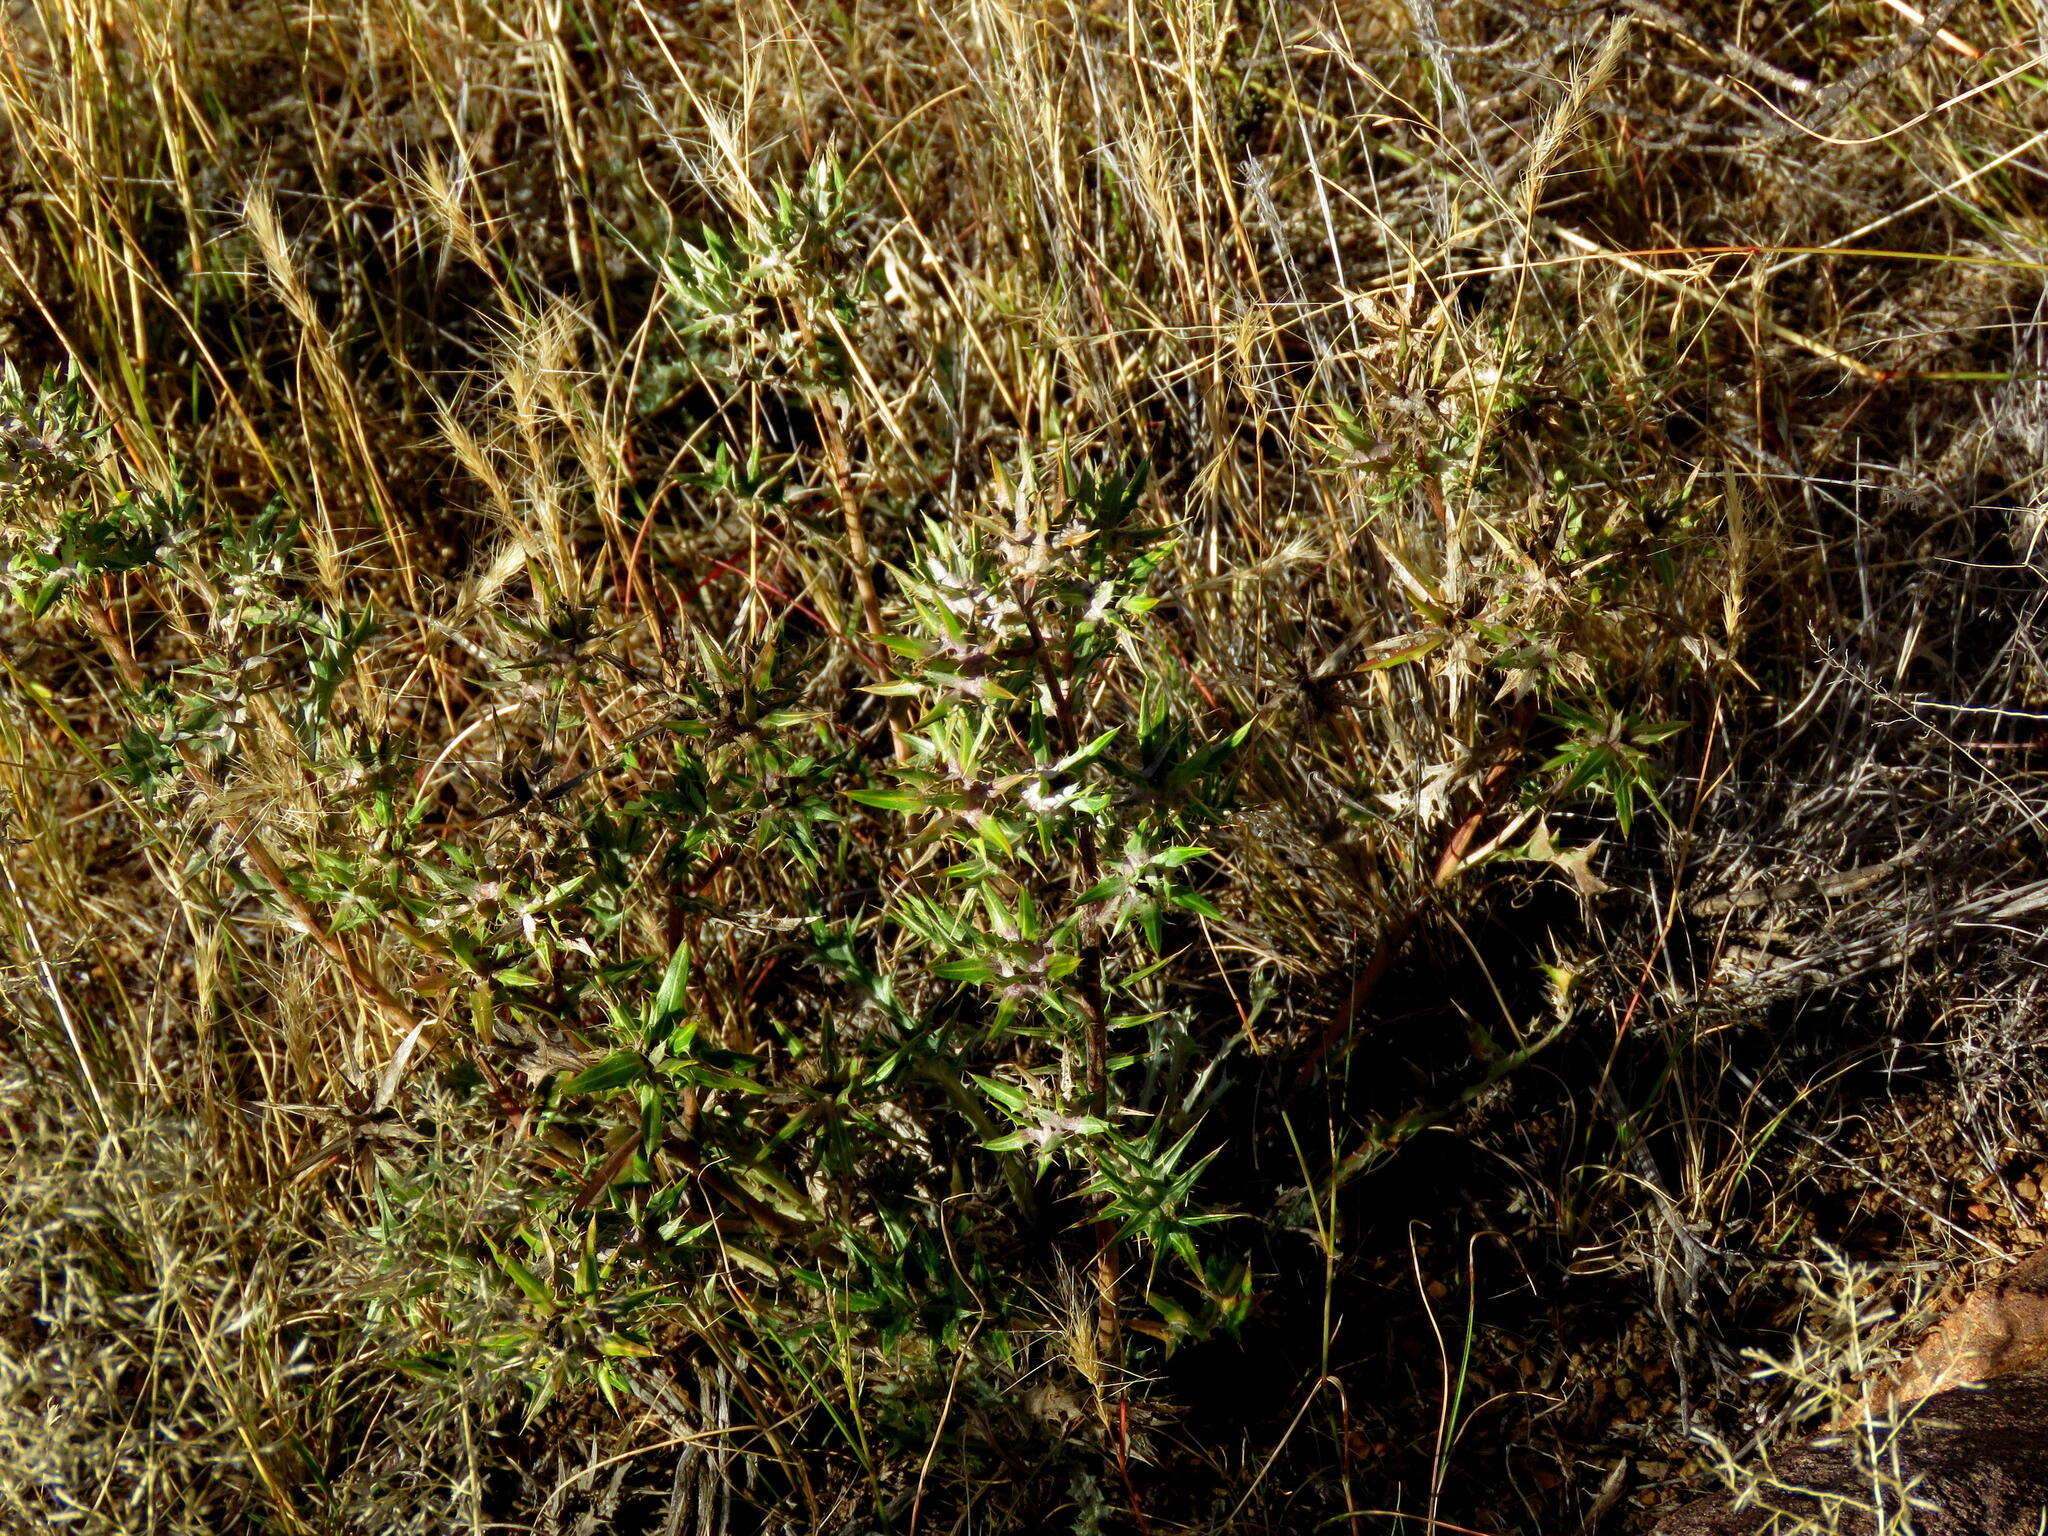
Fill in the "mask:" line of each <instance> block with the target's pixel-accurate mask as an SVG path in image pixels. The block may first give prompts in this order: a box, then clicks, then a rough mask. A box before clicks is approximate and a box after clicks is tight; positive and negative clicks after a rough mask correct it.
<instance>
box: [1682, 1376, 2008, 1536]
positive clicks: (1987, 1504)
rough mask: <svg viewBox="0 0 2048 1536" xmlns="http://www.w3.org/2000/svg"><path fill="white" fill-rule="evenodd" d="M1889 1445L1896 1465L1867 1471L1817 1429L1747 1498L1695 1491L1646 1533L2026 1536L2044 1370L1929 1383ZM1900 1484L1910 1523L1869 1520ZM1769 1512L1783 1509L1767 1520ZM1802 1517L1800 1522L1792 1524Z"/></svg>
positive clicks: (1839, 1440) (1838, 1441)
mask: <svg viewBox="0 0 2048 1536" xmlns="http://www.w3.org/2000/svg"><path fill="white" fill-rule="evenodd" d="M1893 1448H1895V1449H1896V1451H1897V1453H1898V1460H1897V1471H1896V1473H1890V1472H1888V1473H1887V1475H1885V1476H1883V1477H1881V1478H1878V1479H1875V1480H1874V1479H1873V1478H1872V1476H1871V1474H1870V1472H1869V1470H1868V1468H1867V1466H1865V1465H1859V1464H1858V1458H1857V1457H1855V1456H1854V1455H1852V1454H1851V1451H1850V1448H1849V1444H1848V1441H1847V1438H1846V1437H1845V1436H1843V1435H1840V1434H1834V1435H1826V1436H1822V1437H1821V1438H1819V1439H1817V1440H1814V1441H1810V1442H1808V1443H1807V1444H1806V1445H1804V1446H1801V1447H1800V1448H1798V1449H1797V1450H1795V1451H1793V1452H1791V1453H1790V1454H1788V1455H1785V1456H1781V1457H1779V1458H1777V1460H1776V1462H1775V1464H1774V1465H1773V1466H1772V1467H1771V1469H1770V1476H1769V1480H1768V1484H1767V1488H1766V1491H1765V1492H1764V1494H1763V1498H1762V1499H1761V1500H1759V1501H1757V1502H1754V1503H1752V1504H1751V1505H1750V1507H1749V1508H1747V1509H1743V1510H1737V1509H1736V1508H1734V1506H1733V1503H1732V1501H1731V1500H1729V1499H1727V1498H1717V1499H1703V1500H1699V1501H1697V1502H1695V1503H1691V1504H1687V1505H1685V1506H1683V1507H1682V1508H1680V1509H1678V1510H1677V1511H1675V1512H1674V1513H1672V1514H1670V1515H1667V1516H1666V1517H1665V1518H1664V1519H1663V1520H1662V1521H1660V1522H1659V1523H1658V1525H1657V1527H1656V1533H1657V1536H1756V1533H1761V1532H1765V1531H1773V1532H1779V1531H1782V1532H1790V1531H1794V1530H1797V1531H1809V1530H1810V1531H1814V1532H1826V1533H1828V1536H1837V1533H1839V1536H1893V1533H1896V1532H1900V1531H1904V1530H1910V1531H1911V1532H1912V1533H1913V1536H2037V1533H2039V1532H2040V1531H2041V1530H2043V1529H2044V1521H2048V1376H2044V1375H2041V1374H2029V1375H2022V1376H2003V1377H2000V1378H1999V1379H1997V1380H1995V1381H1991V1382H1987V1383H1986V1384H1984V1385H1982V1386H1976V1387H1953V1388H1950V1389H1949V1390H1948V1391H1946V1392H1938V1393H1936V1394H1935V1395H1934V1396H1932V1397H1930V1398H1928V1399H1926V1400H1925V1401H1924V1402H1923V1403H1922V1404H1921V1405H1920V1406H1919V1407H1918V1408H1916V1409H1915V1410H1913V1411H1912V1413H1911V1414H1910V1415H1909V1416H1908V1417H1907V1418H1906V1420H1905V1422H1904V1423H1903V1424H1902V1425H1901V1426H1900V1427H1899V1429H1898V1430H1897V1438H1896V1441H1895V1442H1894V1447H1893ZM1890 1459H1891V1458H1890V1456H1889V1455H1886V1456H1885V1457H1883V1458H1881V1460H1883V1461H1886V1462H1889V1461H1890ZM1874 1483H1875V1484H1876V1486H1873V1484H1874ZM1886 1485H1889V1486H1886ZM1902 1485H1903V1486H1910V1487H1911V1489H1912V1493H1913V1502H1914V1506H1915V1507H1914V1511H1913V1517H1912V1524H1911V1525H1910V1526H1906V1525H1903V1524H1901V1523H1900V1522H1899V1521H1898V1520H1897V1518H1896V1516H1894V1517H1893V1518H1892V1519H1891V1520H1890V1521H1887V1522H1885V1523H1880V1522H1879V1521H1878V1520H1877V1519H1876V1518H1875V1517H1874V1513H1873V1511H1874V1507H1875V1505H1876V1503H1877V1501H1878V1500H1879V1499H1880V1498H1882V1499H1884V1500H1885V1501H1886V1502H1888V1503H1891V1504H1892V1507H1893V1509H1896V1508H1897V1503H1896V1501H1897V1499H1898V1498H1899V1488H1900V1487H1901V1486H1902ZM1800 1490H1804V1491H1800ZM1774 1510H1775V1511H1778V1512H1780V1513H1781V1515H1783V1516H1790V1517H1792V1518H1791V1519H1789V1520H1788V1519H1781V1520H1780V1522H1779V1524H1777V1525H1775V1526H1773V1525H1772V1524H1771V1523H1770V1522H1771V1519H1772V1513H1773V1511H1774ZM1802 1518H1803V1519H1805V1520H1807V1521H1809V1522H1811V1523H1810V1524H1804V1525H1801V1524H1795V1523H1794V1522H1795V1521H1797V1520H1799V1519H1802Z"/></svg>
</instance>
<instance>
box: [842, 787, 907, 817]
mask: <svg viewBox="0 0 2048 1536" xmlns="http://www.w3.org/2000/svg"><path fill="white" fill-rule="evenodd" d="M847 799H849V800H856V801H858V802H859V803H860V804H862V805H871V806H873V807H874V808H875V809H876V810H878V811H901V812H903V813H904V814H906V815H908V814H910V813H911V812H914V811H921V810H924V809H925V808H926V801H925V799H924V797H923V796H922V795H915V794H912V793H911V792H910V791H909V790H905V789H855V790H850V791H848V792H847Z"/></svg>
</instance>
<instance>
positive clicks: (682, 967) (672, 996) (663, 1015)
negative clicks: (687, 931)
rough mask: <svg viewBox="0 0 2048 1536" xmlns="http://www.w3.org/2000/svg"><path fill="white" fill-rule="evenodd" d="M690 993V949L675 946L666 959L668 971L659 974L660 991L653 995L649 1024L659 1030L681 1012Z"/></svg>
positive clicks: (685, 946) (684, 946) (680, 945)
mask: <svg viewBox="0 0 2048 1536" xmlns="http://www.w3.org/2000/svg"><path fill="white" fill-rule="evenodd" d="M689 992H690V947H689V945H687V944H678V945H676V952H675V953H674V954H672V955H670V956H669V957H668V969H667V970H665V971H663V972H662V973H661V989H660V990H659V991H658V992H656V993H655V994H654V1008H653V1011H652V1013H651V1014H650V1015H649V1022H650V1023H651V1024H653V1025H654V1026H655V1027H656V1028H659V1027H660V1026H661V1025H662V1024H664V1023H666V1022H667V1021H669V1020H671V1019H674V1018H675V1017H676V1016H677V1015H679V1014H681V1013H682V1011H683V1005H684V1003H685V1002H686V1001H687V999H688V997H689Z"/></svg>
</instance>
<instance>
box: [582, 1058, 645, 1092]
mask: <svg viewBox="0 0 2048 1536" xmlns="http://www.w3.org/2000/svg"><path fill="white" fill-rule="evenodd" d="M646 1075H647V1061H646V1058H644V1057H643V1056H641V1054H640V1053H639V1052H638V1051H614V1052H612V1053H611V1055H609V1056H607V1057H605V1059H604V1060H603V1061H600V1062H599V1063H597V1065H596V1066H593V1067H586V1068H584V1070H582V1071H581V1072H578V1073H577V1074H576V1075H575V1076H574V1077H572V1078H570V1079H569V1081H568V1082H566V1083H564V1084H562V1092H563V1093H564V1094H573V1093H604V1092H606V1091H607V1090H608V1089H612V1088H623V1087H625V1086H626V1085H627V1084H628V1083H637V1082H639V1081H640V1080H641V1079H642V1078H643V1077H645V1076H646Z"/></svg>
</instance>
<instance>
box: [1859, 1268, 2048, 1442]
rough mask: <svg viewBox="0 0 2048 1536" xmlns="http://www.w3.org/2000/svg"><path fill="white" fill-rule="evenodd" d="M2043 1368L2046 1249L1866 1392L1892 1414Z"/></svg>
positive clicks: (1977, 1296) (1970, 1300)
mask: <svg viewBox="0 0 2048 1536" xmlns="http://www.w3.org/2000/svg"><path fill="white" fill-rule="evenodd" d="M2044 1367H2048V1248H2044V1249H2043V1250H2041V1251H2040V1252H2039V1253H2034V1254H2030V1255H2028V1256H2027V1257H2026V1258H2024V1259H2022V1260H2020V1262H2019V1263H2018V1264H2015V1265H2014V1266H2013V1267H2012V1268H2011V1269H2010V1270H2008V1271H2007V1272H2006V1273H2005V1274H2004V1275H2003V1276H2002V1277H2000V1278H1999V1279H1997V1280H1994V1281H1992V1282H1991V1283H1990V1284H1989V1285H1985V1286H1981V1287H1979V1288H1978V1289H1977V1290H1975V1291H1972V1292H1971V1293H1970V1294H1969V1295H1968V1296H1967V1297H1965V1298H1964V1300H1963V1304H1962V1305H1961V1306H1959V1307H1957V1308H1956V1309H1955V1311H1953V1312H1951V1313H1950V1314H1949V1315H1948V1316H1947V1317H1946V1318H1944V1319H1943V1320H1942V1322H1941V1324H1940V1326H1939V1327H1937V1328H1936V1329H1935V1330H1934V1331H1933V1332H1932V1333H1930V1334H1928V1336H1927V1337H1926V1338H1925V1339H1923V1340H1922V1341H1921V1343H1920V1347H1919V1348H1918V1349H1916V1350H1914V1351H1913V1355H1912V1358H1911V1359H1909V1360H1908V1361H1907V1362H1906V1365H1905V1368H1904V1369H1903V1370H1902V1371H1901V1372H1900V1373H1899V1375H1898V1376H1897V1377H1896V1378H1895V1379H1894V1380H1893V1381H1892V1382H1890V1383H1888V1384H1880V1385H1878V1386H1877V1387H1875V1388H1874V1389H1873V1390H1872V1391H1871V1393H1870V1405H1871V1407H1872V1409H1873V1410H1874V1411H1877V1412H1893V1413H1896V1412H1897V1411H1899V1410H1900V1409H1902V1408H1905V1407H1907V1406H1909V1405H1911V1404H1913V1403H1917V1402H1919V1401H1920V1400H1921V1399H1922V1398H1926V1397H1931V1396H1933V1395H1934V1394H1935V1393H1937V1392H1942V1391H1945V1390H1947V1389H1948V1388H1950V1387H1959V1386H1965V1385H1968V1384H1969V1383H1972V1382H1980V1381H1990V1380H1992V1379H1994V1378H1996V1377H1999V1376H2010V1375H2015V1374H2018V1373H2020V1372H2024V1371H2039V1370H2041V1369H2043V1368H2044Z"/></svg>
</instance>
